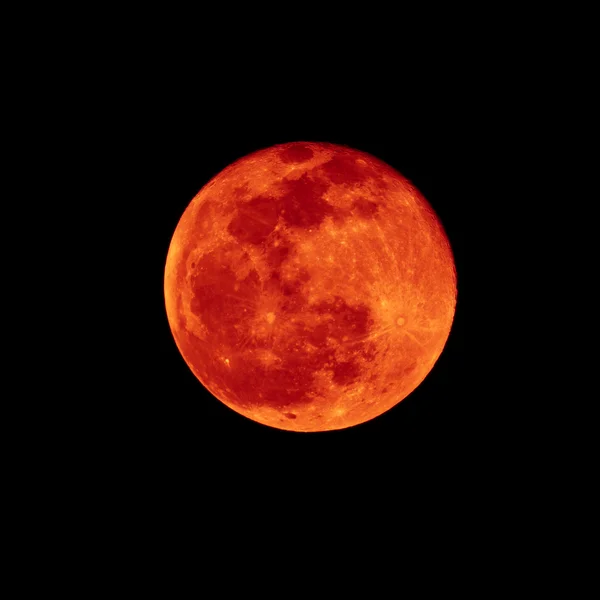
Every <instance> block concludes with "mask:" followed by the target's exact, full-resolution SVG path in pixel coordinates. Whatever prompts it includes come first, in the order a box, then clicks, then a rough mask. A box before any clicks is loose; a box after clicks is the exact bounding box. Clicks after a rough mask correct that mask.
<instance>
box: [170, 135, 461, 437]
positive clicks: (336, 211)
mask: <svg viewBox="0 0 600 600" xmlns="http://www.w3.org/2000/svg"><path fill="white" fill-rule="evenodd" d="M164 293H165V303H166V310H167V317H168V320H169V324H170V327H171V331H172V333H173V336H174V338H175V342H176V344H177V346H178V348H179V350H180V352H181V354H182V356H183V358H184V360H185V361H186V363H187V364H188V366H189V367H190V369H191V370H192V371H193V373H194V374H195V376H196V377H197V378H198V379H199V380H200V382H201V383H202V384H203V385H204V387H206V389H208V390H209V391H210V392H211V393H212V395H213V396H215V397H216V398H217V399H219V400H220V401H221V402H223V403H224V404H226V405H227V406H229V407H230V408H231V409H233V410H234V411H237V412H238V413H240V414H242V415H244V416H246V417H248V418H250V419H252V420H254V421H257V422H259V423H262V424H265V425H268V426H271V427H276V428H279V429H286V430H292V431H327V430H332V429H342V428H345V427H350V426H353V425H357V424H359V423H363V422H365V421H368V420H370V419H372V418H374V417H377V416H378V415H381V414H382V413H384V412H385V411H387V410H389V409H390V408H392V407H393V406H395V405H396V404H398V402H400V401H401V400H403V399H404V398H406V396H407V395H408V394H410V393H411V392H412V391H413V390H414V389H415V388H416V387H417V386H418V385H419V384H420V383H421V382H422V381H423V379H424V378H425V377H426V376H427V374H428V373H429V371H430V370H431V369H432V367H433V365H434V364H435V362H436V360H437V359H438V357H439V356H440V354H441V352H442V350H443V348H444V345H445V343H446V340H447V338H448V335H449V333H450V328H451V326H452V320H453V317H454V310H455V304H456V273H455V267H454V260H453V256H452V251H451V248H450V245H449V242H448V239H447V237H446V234H445V232H444V230H443V227H442V225H441V223H440V221H439V219H438V217H437V216H436V214H435V213H434V211H433V210H432V208H431V206H430V205H429V204H428V202H427V201H426V200H425V198H424V197H423V196H422V195H421V194H420V193H419V191H418V190H417V189H416V188H415V187H414V186H413V185H412V184H411V183H410V182H409V181H408V180H407V179H406V178H404V177H403V176H402V175H401V174H400V173H398V172H397V171H395V170H394V169H392V168H391V167H390V166H388V165H387V164H385V163H383V162H382V161H380V160H378V159H376V158H374V157H373V156H371V155H369V154H366V153H364V152H360V151H357V150H353V149H351V148H346V147H342V146H337V145H332V144H325V143H308V142H306V143H305V142H302V143H300V142H298V143H290V144H282V145H278V146H273V147H271V148H267V149H264V150H260V151H258V152H255V153H253V154H250V155H248V156H246V157H244V158H241V159H240V160H238V161H237V162H235V163H233V164H232V165H230V166H229V167H227V168H226V169H225V170H223V171H222V172H221V173H219V174H218V175H216V176H215V177H214V178H213V179H212V180H211V181H210V182H209V183H208V184H207V185H206V186H205V187H204V188H202V190H200V192H199V193H198V194H197V195H196V196H195V197H194V198H193V200H192V201H191V203H190V204H189V206H188V207H187V209H186V210H185V212H184V214H183V216H182V217H181V220H180V221H179V224H178V225H177V228H176V230H175V233H174V235H173V238H172V241H171V245H170V247H169V251H168V255H167V262H166V267H165V279H164Z"/></svg>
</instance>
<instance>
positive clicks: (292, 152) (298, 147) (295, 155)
mask: <svg viewBox="0 0 600 600" xmlns="http://www.w3.org/2000/svg"><path fill="white" fill-rule="evenodd" d="M312 157H313V151H312V150H311V149H310V148H308V147H307V146H305V145H304V144H294V145H292V146H288V147H287V148H284V149H283V150H282V151H281V152H280V153H279V158H280V159H281V160H282V162H284V163H287V164H290V163H303V162H306V161H307V160H310V159H311V158H312Z"/></svg>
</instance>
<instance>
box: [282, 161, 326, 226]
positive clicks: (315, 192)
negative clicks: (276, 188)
mask: <svg viewBox="0 0 600 600" xmlns="http://www.w3.org/2000/svg"><path fill="white" fill-rule="evenodd" d="M285 185H286V193H285V194H284V195H283V196H282V197H281V199H280V202H281V204H282V205H283V206H284V207H285V212H284V213H283V220H284V221H285V222H286V223H287V224H288V225H291V226H293V227H301V228H306V229H308V228H309V227H314V226H317V225H320V224H321V223H322V222H323V221H324V219H325V217H326V216H327V215H330V214H332V213H333V207H332V206H331V204H329V202H327V201H326V200H325V199H324V198H323V194H324V193H325V192H326V191H327V189H328V188H329V184H328V183H327V182H325V181H322V180H315V179H311V178H310V177H308V175H307V174H306V173H305V174H304V175H302V177H300V179H296V180H289V181H286V184H285Z"/></svg>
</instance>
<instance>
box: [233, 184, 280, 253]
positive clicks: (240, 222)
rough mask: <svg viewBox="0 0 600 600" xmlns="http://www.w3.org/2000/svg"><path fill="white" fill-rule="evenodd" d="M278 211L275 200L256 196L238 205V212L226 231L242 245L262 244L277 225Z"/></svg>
mask: <svg viewBox="0 0 600 600" xmlns="http://www.w3.org/2000/svg"><path fill="white" fill-rule="evenodd" d="M278 211H279V207H278V202H277V200H276V199H274V198H269V197H268V196H257V197H255V198H252V200H250V201H249V202H241V203H239V204H238V211H237V213H236V214H235V216H234V217H233V219H232V220H231V222H230V223H229V226H228V227H227V230H228V231H229V233H230V234H231V235H232V236H233V237H234V238H236V239H237V240H238V241H240V242H242V243H246V242H248V243H250V244H256V245H257V244H262V242H264V241H265V240H266V239H267V237H268V236H269V234H270V233H271V232H272V231H273V229H275V226H276V225H277V219H278V218H279V214H278Z"/></svg>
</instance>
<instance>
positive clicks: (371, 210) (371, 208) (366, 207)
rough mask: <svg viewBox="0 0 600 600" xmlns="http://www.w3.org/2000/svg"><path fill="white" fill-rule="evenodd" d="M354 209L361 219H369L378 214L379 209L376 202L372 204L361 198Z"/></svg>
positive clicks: (355, 202)
mask: <svg viewBox="0 0 600 600" xmlns="http://www.w3.org/2000/svg"><path fill="white" fill-rule="evenodd" d="M352 209H353V210H354V211H355V212H356V213H357V214H358V215H360V216H361V217H364V218H365V219H368V218H369V217H372V216H373V215H374V214H375V213H377V211H378V210H379V207H378V206H377V204H376V203H375V202H371V201H370V200H367V199H366V198H362V197H361V198H357V199H356V200H355V201H354V202H353V204H352Z"/></svg>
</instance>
